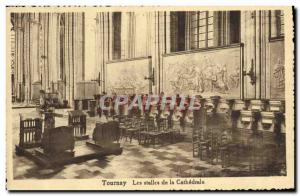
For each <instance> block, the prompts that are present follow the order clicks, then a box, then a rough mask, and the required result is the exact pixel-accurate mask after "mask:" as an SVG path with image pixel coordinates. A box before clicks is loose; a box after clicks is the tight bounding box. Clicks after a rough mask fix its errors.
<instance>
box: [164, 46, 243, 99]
mask: <svg viewBox="0 0 300 196" xmlns="http://www.w3.org/2000/svg"><path fill="white" fill-rule="evenodd" d="M163 91H164V92H165V93H166V94H184V95H202V96H203V97H209V96H214V95H219V96H222V97H227V98H240V97H241V47H240V46H237V47H230V48H229V47H228V48H218V49H210V50H208V49H206V50H199V51H187V52H181V53H173V54H172V53H171V54H167V55H165V56H164V57H163Z"/></svg>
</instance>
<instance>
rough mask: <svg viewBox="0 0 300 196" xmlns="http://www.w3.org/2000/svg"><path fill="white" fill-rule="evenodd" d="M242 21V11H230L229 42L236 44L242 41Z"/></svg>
mask: <svg viewBox="0 0 300 196" xmlns="http://www.w3.org/2000/svg"><path fill="white" fill-rule="evenodd" d="M240 23H241V12H240V11H230V12H229V43H230V44H236V43H240V28H241V27H240Z"/></svg>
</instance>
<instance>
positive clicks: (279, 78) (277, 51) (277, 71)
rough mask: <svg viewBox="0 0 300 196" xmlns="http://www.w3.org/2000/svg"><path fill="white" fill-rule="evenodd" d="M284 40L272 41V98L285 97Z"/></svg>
mask: <svg viewBox="0 0 300 196" xmlns="http://www.w3.org/2000/svg"><path fill="white" fill-rule="evenodd" d="M284 62H285V61H284V42H283V41H274V42H270V80H271V82H270V83H271V88H270V93H271V99H284V89H285V88H284V87H285V82H284V81H285V80H284V79H285V77H284V76H285V74H284Z"/></svg>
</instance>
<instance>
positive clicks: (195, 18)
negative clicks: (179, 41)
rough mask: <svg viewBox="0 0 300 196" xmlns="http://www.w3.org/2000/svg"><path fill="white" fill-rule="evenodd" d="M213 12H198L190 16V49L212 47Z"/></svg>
mask: <svg viewBox="0 0 300 196" xmlns="http://www.w3.org/2000/svg"><path fill="white" fill-rule="evenodd" d="M213 17H214V16H213V12H208V11H199V12H192V14H191V48H192V49H195V48H206V47H210V46H213V39H214V31H213V24H214V21H213V20H214V19H213Z"/></svg>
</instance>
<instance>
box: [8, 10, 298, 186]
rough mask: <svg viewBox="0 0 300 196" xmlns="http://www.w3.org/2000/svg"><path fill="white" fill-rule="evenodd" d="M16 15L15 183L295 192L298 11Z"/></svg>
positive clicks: (12, 34) (11, 145)
mask: <svg viewBox="0 0 300 196" xmlns="http://www.w3.org/2000/svg"><path fill="white" fill-rule="evenodd" d="M6 11H7V17H6V19H7V21H6V32H7V43H6V44H7V47H6V50H7V54H6V55H7V64H6V66H7V73H6V77H7V91H6V92H7V94H6V95H7V108H6V110H7V116H6V117H7V130H6V134H7V138H6V145H7V166H6V167H7V189H8V190H98V191H104V190H187V191H188V190H249V189H251V190H271V189H273V190H284V189H294V188H295V165H294V164H295V138H294V133H295V126H294V115H295V112H294V72H293V69H294V43H293V38H294V24H293V8H292V7H282V6H281V7H270V6H268V7H96V6H95V7H79V6H77V7H70V6H69V7H64V6H61V7H59V6H57V7H51V6H48V7H17V6H8V7H7V9H6Z"/></svg>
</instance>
